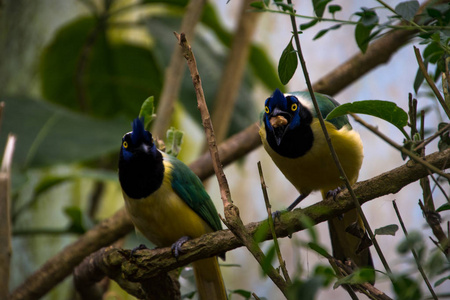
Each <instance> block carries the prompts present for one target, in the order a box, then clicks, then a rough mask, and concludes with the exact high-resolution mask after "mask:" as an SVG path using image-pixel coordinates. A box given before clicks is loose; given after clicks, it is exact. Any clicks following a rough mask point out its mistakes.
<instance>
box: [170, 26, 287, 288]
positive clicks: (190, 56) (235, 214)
mask: <svg viewBox="0 0 450 300" xmlns="http://www.w3.org/2000/svg"><path fill="white" fill-rule="evenodd" d="M175 36H176V37H177V39H178V42H179V44H180V46H181V48H182V52H183V56H184V57H185V58H186V61H187V64H188V68H189V71H190V72H191V77H192V82H193V84H194V88H195V92H196V95H197V103H198V104H197V107H198V109H199V110H200V113H201V116H202V123H203V127H204V128H205V134H206V140H207V143H208V148H209V153H210V155H211V158H212V163H213V166H214V172H215V173H216V177H217V180H218V182H219V188H220V195H221V198H222V202H223V207H224V212H225V219H222V221H223V222H224V223H225V224H226V225H227V227H228V228H230V230H231V231H232V232H233V234H234V235H235V236H236V237H237V238H238V239H239V240H240V241H241V242H242V243H243V244H244V245H245V246H246V247H247V249H248V250H249V251H250V253H251V254H252V255H253V256H254V257H255V259H256V260H257V261H258V263H259V264H260V265H261V267H262V268H263V270H264V272H265V273H266V274H267V275H268V276H269V277H270V279H272V281H273V282H274V283H275V285H276V286H277V287H278V288H279V289H280V291H281V292H282V293H283V294H284V295H285V296H286V297H287V283H286V281H285V280H284V279H283V277H281V275H280V274H279V273H278V272H277V271H276V270H275V268H274V267H273V266H272V265H265V261H267V259H266V256H265V255H264V253H263V252H262V250H261V248H259V246H258V244H257V243H256V241H255V240H254V239H253V237H252V236H251V235H250V234H249V233H248V232H247V231H246V230H245V227H244V223H243V222H242V219H241V218H240V216H239V209H238V208H237V206H235V205H234V204H233V201H232V200H231V194H230V188H229V186H228V181H227V178H226V176H225V173H224V172H223V167H222V163H221V162H220V158H219V152H218V150H217V144H216V137H215V134H214V128H213V125H212V122H211V116H210V115H209V111H208V106H207V105H206V101H205V95H204V93H203V87H202V82H201V78H200V74H199V73H198V70H197V63H196V61H195V56H194V53H193V52H192V48H191V46H190V45H189V43H188V41H187V40H186V36H185V35H184V33H181V34H177V33H175ZM264 266H265V268H264Z"/></svg>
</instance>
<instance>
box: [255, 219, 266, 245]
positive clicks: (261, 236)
mask: <svg viewBox="0 0 450 300" xmlns="http://www.w3.org/2000/svg"><path fill="white" fill-rule="evenodd" d="M268 233H269V222H263V223H261V225H260V226H259V227H258V228H257V229H256V232H255V234H254V235H253V238H254V239H255V242H257V243H261V242H263V241H265V240H266V236H267V234H268Z"/></svg>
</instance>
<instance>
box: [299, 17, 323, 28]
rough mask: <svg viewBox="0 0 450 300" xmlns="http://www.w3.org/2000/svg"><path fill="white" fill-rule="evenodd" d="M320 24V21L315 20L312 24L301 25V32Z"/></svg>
mask: <svg viewBox="0 0 450 300" xmlns="http://www.w3.org/2000/svg"><path fill="white" fill-rule="evenodd" d="M318 22H319V20H318V19H315V20H312V21H311V22H308V23H303V24H300V30H306V29H308V28H311V27H313V26H314V25H316V24H317V23H318Z"/></svg>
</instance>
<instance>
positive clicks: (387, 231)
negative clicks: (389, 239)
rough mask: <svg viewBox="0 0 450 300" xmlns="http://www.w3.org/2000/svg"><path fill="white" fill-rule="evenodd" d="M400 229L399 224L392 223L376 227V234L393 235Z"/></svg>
mask: <svg viewBox="0 0 450 300" xmlns="http://www.w3.org/2000/svg"><path fill="white" fill-rule="evenodd" d="M397 230H398V225H397V224H391V225H387V226H384V227H380V228H377V229H375V235H392V236H395V233H396V232H397Z"/></svg>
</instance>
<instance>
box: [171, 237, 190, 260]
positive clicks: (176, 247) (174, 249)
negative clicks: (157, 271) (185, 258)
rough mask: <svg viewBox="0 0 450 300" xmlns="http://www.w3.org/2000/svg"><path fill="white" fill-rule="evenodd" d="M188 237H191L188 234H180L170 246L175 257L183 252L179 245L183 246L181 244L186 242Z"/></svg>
mask: <svg viewBox="0 0 450 300" xmlns="http://www.w3.org/2000/svg"><path fill="white" fill-rule="evenodd" d="M190 239H191V238H190V237H188V236H182V237H181V238H180V239H179V240H178V241H176V242H175V243H173V244H172V247H171V249H172V253H173V256H175V258H176V259H178V257H179V256H180V254H181V253H183V251H182V250H181V246H183V244H184V243H186V242H187V241H189V240H190Z"/></svg>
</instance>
